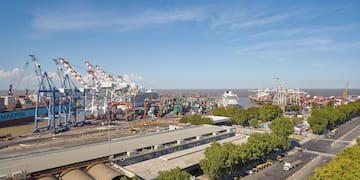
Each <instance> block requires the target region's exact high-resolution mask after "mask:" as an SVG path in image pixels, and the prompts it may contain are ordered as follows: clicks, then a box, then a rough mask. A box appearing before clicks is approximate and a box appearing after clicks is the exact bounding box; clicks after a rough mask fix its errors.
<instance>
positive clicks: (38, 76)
mask: <svg viewBox="0 0 360 180" xmlns="http://www.w3.org/2000/svg"><path fill="white" fill-rule="evenodd" d="M29 56H30V57H31V60H32V62H33V65H34V69H35V76H36V80H37V83H38V85H39V86H40V84H41V79H42V72H41V67H40V63H39V61H38V60H37V58H36V57H35V55H33V54H30V55H29Z"/></svg>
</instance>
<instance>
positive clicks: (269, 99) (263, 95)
mask: <svg viewBox="0 0 360 180" xmlns="http://www.w3.org/2000/svg"><path fill="white" fill-rule="evenodd" d="M252 92H256V93H255V94H252V95H250V96H249V99H250V101H253V102H255V103H256V104H259V105H263V104H272V103H273V96H274V93H272V92H273V91H271V90H270V89H257V90H255V91H252Z"/></svg>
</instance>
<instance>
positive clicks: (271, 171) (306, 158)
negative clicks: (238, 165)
mask: <svg viewBox="0 0 360 180" xmlns="http://www.w3.org/2000/svg"><path fill="white" fill-rule="evenodd" d="M316 156H318V155H314V154H310V153H305V152H298V153H296V154H294V155H292V156H288V157H285V158H284V162H294V161H296V160H298V159H300V160H301V161H302V163H301V164H300V165H299V166H297V167H295V168H293V169H290V170H289V171H285V170H283V165H284V163H283V162H282V163H280V162H276V163H274V164H273V165H271V166H270V167H267V168H265V169H263V170H260V171H259V172H257V173H254V174H251V175H248V176H245V177H244V178H241V179H248V180H253V179H259V180H263V179H268V180H278V179H286V178H288V177H290V176H291V175H292V174H294V173H295V172H296V171H298V170H299V169H301V168H302V167H304V166H305V164H307V163H308V162H310V161H311V160H312V159H314V158H315V157H316Z"/></svg>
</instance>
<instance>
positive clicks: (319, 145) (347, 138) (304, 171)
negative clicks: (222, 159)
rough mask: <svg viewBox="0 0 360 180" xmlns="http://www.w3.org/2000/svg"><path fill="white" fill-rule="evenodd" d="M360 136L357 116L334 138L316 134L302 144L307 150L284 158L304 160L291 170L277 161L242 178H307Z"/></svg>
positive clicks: (290, 160)
mask: <svg viewBox="0 0 360 180" xmlns="http://www.w3.org/2000/svg"><path fill="white" fill-rule="evenodd" d="M359 136H360V117H357V118H354V119H353V120H352V121H349V122H347V123H345V124H343V125H341V126H340V127H339V128H338V133H337V134H336V135H335V136H334V138H332V139H329V138H326V137H324V136H315V137H314V138H313V139H311V140H309V141H307V142H306V143H304V144H303V145H302V146H303V147H304V148H306V150H305V151H303V152H298V153H296V154H294V155H292V156H288V157H285V158H284V161H287V162H292V161H295V160H297V159H299V160H301V161H302V162H303V163H302V164H301V165H300V166H298V167H296V168H294V169H291V170H290V171H284V170H283V169H282V168H283V166H282V165H283V164H281V163H278V162H277V163H275V164H273V165H272V166H270V167H268V168H266V169H264V170H262V171H260V172H258V173H255V174H252V175H248V176H246V177H243V178H241V179H248V180H253V179H259V180H260V179H261V180H262V179H276V180H278V179H291V180H292V179H305V178H306V177H308V176H311V175H313V174H314V170H315V168H316V167H319V166H322V165H323V164H324V163H326V162H329V161H331V160H332V158H333V157H332V156H334V155H335V154H337V153H340V152H342V151H343V150H344V149H345V148H346V147H347V146H349V145H351V143H352V142H351V141H353V140H354V139H356V138H357V137H359ZM319 154H321V155H319Z"/></svg>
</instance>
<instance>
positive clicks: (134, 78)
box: [123, 73, 144, 83]
mask: <svg viewBox="0 0 360 180" xmlns="http://www.w3.org/2000/svg"><path fill="white" fill-rule="evenodd" d="M123 79H124V80H126V81H130V82H135V83H138V82H140V81H142V80H143V79H144V78H143V77H142V76H140V75H138V74H133V73H131V74H125V75H124V76H123Z"/></svg>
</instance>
